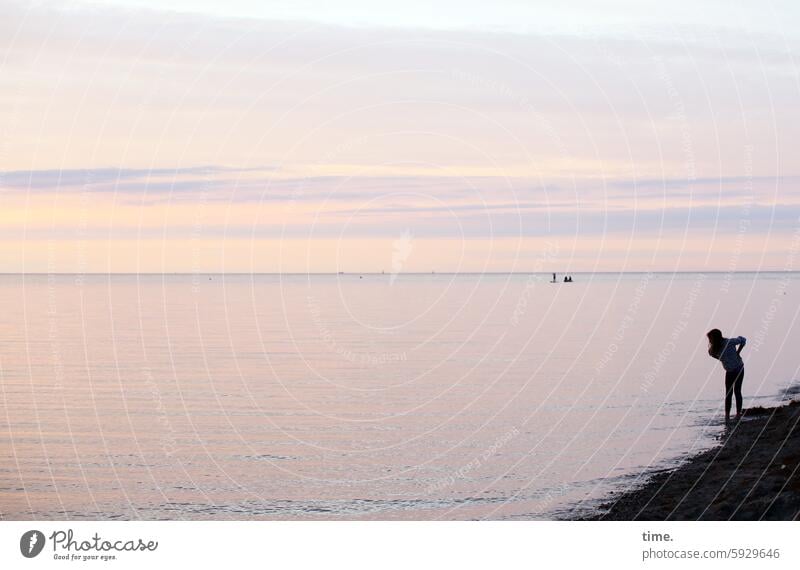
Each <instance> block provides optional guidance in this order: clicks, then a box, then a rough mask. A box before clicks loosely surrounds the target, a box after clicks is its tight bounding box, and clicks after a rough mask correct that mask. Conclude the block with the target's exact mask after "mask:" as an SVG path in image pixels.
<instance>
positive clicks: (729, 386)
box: [725, 368, 744, 416]
mask: <svg viewBox="0 0 800 570" xmlns="http://www.w3.org/2000/svg"><path fill="white" fill-rule="evenodd" d="M742 380H744V368H740V369H739V370H728V371H727V372H725V416H729V415H730V414H731V396H733V395H734V394H735V395H736V413H737V414H741V413H742Z"/></svg>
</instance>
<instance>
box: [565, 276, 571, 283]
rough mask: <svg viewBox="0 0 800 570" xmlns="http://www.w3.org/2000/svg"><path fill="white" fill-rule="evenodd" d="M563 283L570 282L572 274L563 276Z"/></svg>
mask: <svg viewBox="0 0 800 570" xmlns="http://www.w3.org/2000/svg"><path fill="white" fill-rule="evenodd" d="M564 283H572V276H571V275H569V276H565V277H564Z"/></svg>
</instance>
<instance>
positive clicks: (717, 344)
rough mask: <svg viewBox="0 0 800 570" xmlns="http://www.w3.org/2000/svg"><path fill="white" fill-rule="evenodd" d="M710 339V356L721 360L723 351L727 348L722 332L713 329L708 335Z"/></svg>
mask: <svg viewBox="0 0 800 570" xmlns="http://www.w3.org/2000/svg"><path fill="white" fill-rule="evenodd" d="M706 336H707V337H708V354H709V355H710V356H713V357H714V358H719V355H720V354H722V349H723V348H724V347H725V342H724V340H725V339H724V338H723V337H722V331H720V330H719V329H711V330H710V331H708V332H707V333H706Z"/></svg>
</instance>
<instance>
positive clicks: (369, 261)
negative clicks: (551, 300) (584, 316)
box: [0, 0, 800, 273]
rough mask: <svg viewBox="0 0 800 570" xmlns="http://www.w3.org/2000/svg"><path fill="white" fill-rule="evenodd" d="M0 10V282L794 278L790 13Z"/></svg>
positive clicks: (745, 9)
mask: <svg viewBox="0 0 800 570" xmlns="http://www.w3.org/2000/svg"><path fill="white" fill-rule="evenodd" d="M551 4H554V3H552V2H530V1H524V2H523V1H497V2H492V3H491V4H487V3H485V2H474V1H460V2H455V1H450V0H447V1H440V2H429V1H428V2H424V1H420V0H406V1H404V2H374V1H373V2H368V1H366V0H344V1H341V2H336V3H332V2H319V1H310V0H300V1H296V2H256V1H247V0H228V1H226V2H216V1H212V0H193V1H191V2H188V1H183V0H159V1H155V0H109V1H106V2H17V1H16V0H10V1H9V0H3V1H2V2H0V201H1V202H0V222H2V223H0V272H26V271H30V272H75V273H83V272H98V273H103V272H222V271H231V272H251V271H257V272H301V273H303V272H331V271H346V272H380V271H386V272H387V273H388V272H403V271H407V272H415V271H423V272H427V271H432V270H436V271H440V272H445V271H470V272H472V271H519V272H525V271H542V272H550V271H558V272H564V271H576V272H577V271H643V270H644V271H646V270H659V271H691V270H715V271H745V270H787V269H793V270H800V192H798V189H799V188H800V165H798V160H797V158H798V156H800V155H799V154H798V150H797V149H798V142H797V141H798V140H799V138H800V105H798V99H799V96H800V65H799V64H800V27H799V26H798V25H797V24H798V22H800V7H799V6H798V5H797V4H796V3H793V2H770V1H766V2H759V3H755V2H740V1H731V2H713V1H710V2H703V3H702V5H701V6H698V5H697V3H696V2H683V1H676V2H671V3H669V5H665V4H666V3H663V2H659V3H655V2H653V3H650V2H633V1H630V2H628V1H625V2H602V3H599V2H589V1H576V2H565V3H559V4H561V5H560V6H552V5H551Z"/></svg>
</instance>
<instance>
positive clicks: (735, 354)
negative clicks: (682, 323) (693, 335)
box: [706, 329, 747, 422]
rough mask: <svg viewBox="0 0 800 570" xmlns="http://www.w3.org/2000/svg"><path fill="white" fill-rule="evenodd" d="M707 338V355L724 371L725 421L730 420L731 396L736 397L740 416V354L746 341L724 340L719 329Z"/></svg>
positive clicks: (737, 339) (742, 375) (742, 378)
mask: <svg viewBox="0 0 800 570" xmlns="http://www.w3.org/2000/svg"><path fill="white" fill-rule="evenodd" d="M706 336H707V337H708V354H709V355H710V356H712V357H713V358H716V359H717V360H719V361H720V362H721V363H722V367H723V368H724V369H725V421H726V422H727V421H729V420H730V418H731V396H733V395H736V416H737V417H739V416H741V415H742V380H744V362H743V361H742V357H741V354H740V353H741V352H742V349H743V348H744V345H745V344H746V343H747V339H746V338H744V337H743V336H737V337H736V338H725V337H724V336H722V332H721V331H720V330H719V329H711V330H710V331H708V333H706Z"/></svg>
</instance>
